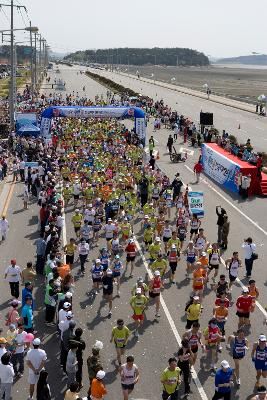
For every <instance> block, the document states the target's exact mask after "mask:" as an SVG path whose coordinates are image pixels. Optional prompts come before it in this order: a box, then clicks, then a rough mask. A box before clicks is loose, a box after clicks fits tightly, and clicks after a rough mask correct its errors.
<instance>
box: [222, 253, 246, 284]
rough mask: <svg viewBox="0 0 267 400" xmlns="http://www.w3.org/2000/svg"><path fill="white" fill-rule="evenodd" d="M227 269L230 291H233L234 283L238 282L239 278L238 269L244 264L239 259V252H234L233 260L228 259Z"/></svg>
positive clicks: (226, 262)
mask: <svg viewBox="0 0 267 400" xmlns="http://www.w3.org/2000/svg"><path fill="white" fill-rule="evenodd" d="M225 266H226V269H228V270H229V280H230V283H229V291H232V286H233V283H234V282H235V281H236V278H237V276H238V269H239V268H241V267H242V262H241V260H240V259H239V256H238V252H237V251H234V252H233V256H232V258H228V259H227V260H226V261H225Z"/></svg>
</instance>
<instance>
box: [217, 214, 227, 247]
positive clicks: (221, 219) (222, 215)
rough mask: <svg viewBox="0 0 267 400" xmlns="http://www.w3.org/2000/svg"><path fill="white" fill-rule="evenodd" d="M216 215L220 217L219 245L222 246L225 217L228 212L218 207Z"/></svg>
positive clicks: (218, 222) (218, 221)
mask: <svg viewBox="0 0 267 400" xmlns="http://www.w3.org/2000/svg"><path fill="white" fill-rule="evenodd" d="M216 214H217V216H218V220H217V225H218V241H217V242H218V244H219V245H220V244H221V241H222V230H223V224H224V216H225V215H226V211H225V209H224V208H222V207H221V206H216Z"/></svg>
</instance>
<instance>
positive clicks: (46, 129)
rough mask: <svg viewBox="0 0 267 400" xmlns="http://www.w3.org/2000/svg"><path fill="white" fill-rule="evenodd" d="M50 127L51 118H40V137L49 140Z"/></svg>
mask: <svg viewBox="0 0 267 400" xmlns="http://www.w3.org/2000/svg"><path fill="white" fill-rule="evenodd" d="M50 126H51V118H42V120H41V126H40V130H41V133H42V136H44V137H46V138H50Z"/></svg>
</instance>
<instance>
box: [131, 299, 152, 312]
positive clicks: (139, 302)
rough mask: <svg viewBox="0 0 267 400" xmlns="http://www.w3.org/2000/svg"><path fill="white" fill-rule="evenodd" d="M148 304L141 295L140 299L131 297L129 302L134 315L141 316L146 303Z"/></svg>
mask: <svg viewBox="0 0 267 400" xmlns="http://www.w3.org/2000/svg"><path fill="white" fill-rule="evenodd" d="M147 302H148V299H147V297H146V296H144V295H143V294H141V296H140V297H137V296H133V297H132V298H131V300H130V304H131V306H132V307H133V309H134V313H135V315H142V314H143V311H144V309H145V306H146V303H147Z"/></svg>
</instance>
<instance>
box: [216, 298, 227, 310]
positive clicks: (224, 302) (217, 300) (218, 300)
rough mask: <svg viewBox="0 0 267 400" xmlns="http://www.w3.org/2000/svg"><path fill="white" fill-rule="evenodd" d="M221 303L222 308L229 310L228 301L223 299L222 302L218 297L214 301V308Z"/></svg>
mask: <svg viewBox="0 0 267 400" xmlns="http://www.w3.org/2000/svg"><path fill="white" fill-rule="evenodd" d="M222 301H223V305H224V307H226V308H229V306H230V301H229V299H227V298H225V299H224V300H222V299H220V298H219V297H218V298H217V299H216V300H215V305H216V306H219V305H220V304H221V303H222Z"/></svg>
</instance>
